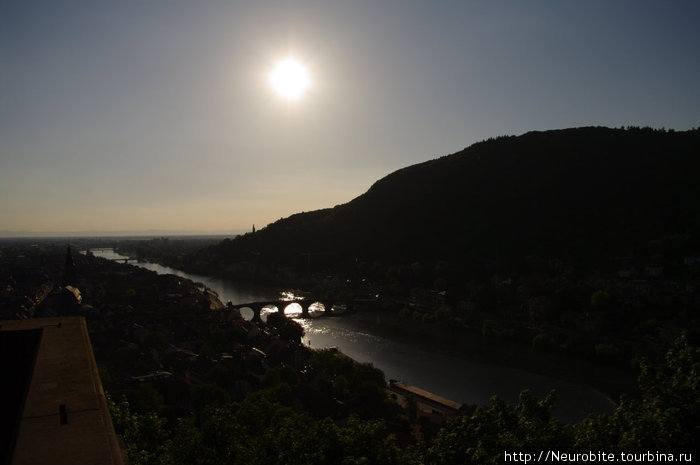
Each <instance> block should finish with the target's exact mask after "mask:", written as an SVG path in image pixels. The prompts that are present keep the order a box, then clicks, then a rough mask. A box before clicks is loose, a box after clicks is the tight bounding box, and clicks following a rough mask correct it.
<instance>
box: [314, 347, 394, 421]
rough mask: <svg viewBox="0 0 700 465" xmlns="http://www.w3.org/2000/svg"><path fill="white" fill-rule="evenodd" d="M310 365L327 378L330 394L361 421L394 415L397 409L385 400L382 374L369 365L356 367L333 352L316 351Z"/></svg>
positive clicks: (387, 399) (344, 356)
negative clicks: (362, 419)
mask: <svg viewBox="0 0 700 465" xmlns="http://www.w3.org/2000/svg"><path fill="white" fill-rule="evenodd" d="M309 365H310V367H311V368H312V369H314V370H317V371H319V372H322V373H325V374H327V375H329V376H330V377H331V383H330V386H329V388H330V390H331V392H330V393H331V394H332V395H333V396H334V397H335V398H337V399H339V400H341V401H343V402H344V403H345V404H346V405H347V407H348V408H349V409H350V411H352V412H356V413H357V414H358V415H360V416H361V417H362V418H366V419H369V418H387V417H391V416H393V415H394V414H396V413H397V411H398V407H397V406H396V404H394V403H393V402H391V401H390V400H389V398H388V396H387V392H386V380H385V378H384V373H383V372H382V371H381V370H379V369H377V368H375V367H374V366H373V365H372V364H371V363H358V362H356V361H355V360H353V359H352V358H350V357H348V356H346V355H344V354H342V353H340V352H337V351H333V350H315V351H312V353H311V357H310V359H309Z"/></svg>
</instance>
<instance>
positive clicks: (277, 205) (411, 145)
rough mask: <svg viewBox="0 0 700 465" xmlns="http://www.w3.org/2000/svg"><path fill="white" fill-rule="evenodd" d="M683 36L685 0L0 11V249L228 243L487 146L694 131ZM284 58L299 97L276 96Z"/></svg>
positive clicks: (699, 118) (698, 40)
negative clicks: (161, 240) (151, 235)
mask: <svg viewBox="0 0 700 465" xmlns="http://www.w3.org/2000/svg"><path fill="white" fill-rule="evenodd" d="M698 24H700V2H697V1H695V0H693V1H680V0H679V1H670V2H653V1H632V0H629V1H615V0H613V1H610V0H608V1H602V0H593V1H587V2H558V1H554V0H551V1H531V2H516V1H504V2H485V1H446V0H439V1H436V2H418V1H398V0H386V1H369V0H360V1H357V2H355V1H353V2H347V1H346V2H341V1H332V0H330V1H329V0H327V1H320V0H319V1H310V0H301V1H296V2H281V1H272V0H269V1H263V2H237V1H219V0H203V1H201V2H188V1H185V0H167V1H166V0H150V1H136V0H121V1H119V2H92V1H87V0H67V1H62V2H52V1H40V0H28V1H22V2H19V1H8V0H0V232H1V233H2V234H0V236H2V235H13V233H18V234H19V235H32V234H38V235H42V234H43V235H45V234H47V233H51V234H61V233H74V232H81V231H82V232H91V231H98V232H101V233H105V234H107V233H109V232H115V231H122V232H124V231H126V232H130V231H144V232H145V231H156V230H157V231H162V232H167V231H179V232H183V231H192V232H196V233H206V232H214V233H216V234H224V233H226V232H227V231H230V232H231V233H232V234H233V233H235V232H240V231H248V230H251V229H252V225H253V224H255V226H256V228H258V229H260V228H262V227H264V226H265V225H267V224H269V223H271V222H273V221H276V220H278V219H279V218H282V217H287V216H289V215H292V214H294V213H297V212H301V211H310V210H316V209H320V208H326V207H333V206H334V205H337V204H342V203H346V202H348V201H350V200H352V199H353V198H355V197H357V196H358V195H360V194H362V193H363V192H365V191H366V190H367V189H368V188H369V187H370V186H371V185H372V184H373V183H374V182H375V181H377V180H379V179H380V178H382V177H384V176H386V175H387V174H389V173H391V172H393V171H395V170H397V169H400V168H403V167H406V166H409V165H412V164H415V163H420V162H423V161H426V160H430V159H433V158H436V157H440V156H443V155H448V154H451V153H454V152H457V151H459V150H461V149H463V148H464V147H467V146H469V145H471V144H473V143H475V142H478V141H480V140H484V139H488V138H489V137H497V136H500V135H519V134H522V133H525V132H528V131H533V130H548V129H559V128H567V127H579V126H598V125H601V126H610V127H620V126H630V125H632V126H651V127H654V128H661V127H665V128H670V129H676V130H687V129H691V128H694V127H698V126H700V89H699V86H698V85H697V83H698V82H700V58H698V53H697V50H700V28H698V26H697V25H698ZM287 58H293V59H294V60H296V61H295V63H298V64H299V66H298V68H299V69H302V68H303V74H296V75H295V76H296V77H294V76H292V77H287V78H286V79H297V80H299V79H301V80H302V81H303V88H298V89H297V88H294V84H295V83H294V82H291V83H290V82H287V83H286V84H285V83H282V89H283V90H282V91H280V88H279V86H278V85H279V83H277V84H275V86H277V87H276V88H275V87H273V86H272V85H271V82H270V80H271V78H270V75H271V73H272V72H273V70H275V69H276V68H275V67H276V66H277V65H278V64H279V63H280V62H282V61H283V60H285V59H287ZM295 66H296V65H295ZM306 73H308V75H307V74H306ZM300 76H301V77H300ZM285 86H286V87H285ZM289 86H291V87H289ZM285 92H286V93H287V96H288V97H289V96H291V97H292V98H281V97H284V93H285Z"/></svg>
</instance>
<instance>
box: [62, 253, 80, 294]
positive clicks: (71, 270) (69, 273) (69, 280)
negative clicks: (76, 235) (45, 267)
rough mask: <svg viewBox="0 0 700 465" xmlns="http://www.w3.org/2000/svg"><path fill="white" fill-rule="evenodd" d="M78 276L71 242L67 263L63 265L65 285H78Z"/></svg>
mask: <svg viewBox="0 0 700 465" xmlns="http://www.w3.org/2000/svg"><path fill="white" fill-rule="evenodd" d="M77 281H78V278H77V277H76V274H75V262H74V261H73V254H72V253H71V250H70V244H68V247H67V250H66V264H65V265H64V267H63V283H62V284H63V286H74V287H75V286H77V285H78V284H77Z"/></svg>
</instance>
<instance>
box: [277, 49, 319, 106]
mask: <svg viewBox="0 0 700 465" xmlns="http://www.w3.org/2000/svg"><path fill="white" fill-rule="evenodd" d="M269 77H270V84H271V85H272V88H273V89H274V90H275V92H276V93H277V95H279V96H280V97H281V98H283V99H285V100H291V101H296V100H299V99H300V98H301V97H302V96H303V95H304V93H306V90H307V89H308V88H309V72H308V71H307V69H306V67H304V65H302V64H301V63H299V61H297V60H296V59H294V58H285V59H284V60H280V61H279V62H277V64H276V65H275V67H274V68H273V69H272V71H271V72H270V76H269Z"/></svg>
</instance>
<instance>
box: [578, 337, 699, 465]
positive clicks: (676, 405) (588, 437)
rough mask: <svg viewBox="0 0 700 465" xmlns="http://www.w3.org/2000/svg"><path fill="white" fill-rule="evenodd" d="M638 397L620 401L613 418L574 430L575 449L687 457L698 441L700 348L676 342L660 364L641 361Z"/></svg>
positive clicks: (585, 423) (592, 419)
mask: <svg viewBox="0 0 700 465" xmlns="http://www.w3.org/2000/svg"><path fill="white" fill-rule="evenodd" d="M639 389H640V397H639V398H631V397H628V396H623V397H622V399H621V401H620V404H619V406H618V407H617V409H616V410H615V412H614V414H613V415H611V416H608V415H597V416H592V417H589V418H587V419H585V420H584V421H582V422H581V423H579V424H577V425H573V426H572V429H573V430H574V432H575V437H576V446H577V447H578V448H579V449H582V450H583V449H586V448H589V447H593V446H595V447H598V448H608V449H609V450H616V451H626V452H630V451H640V452H643V451H646V450H659V451H692V450H695V447H696V442H697V438H698V437H700V397H698V392H700V348H698V347H697V346H694V345H692V344H690V343H689V341H688V339H687V338H686V337H681V338H680V339H678V340H677V341H676V342H675V344H674V346H673V347H672V348H671V349H670V350H669V351H668V353H667V354H666V358H665V360H664V362H663V363H658V364H652V363H649V362H648V361H642V363H641V374H640V376H639Z"/></svg>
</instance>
